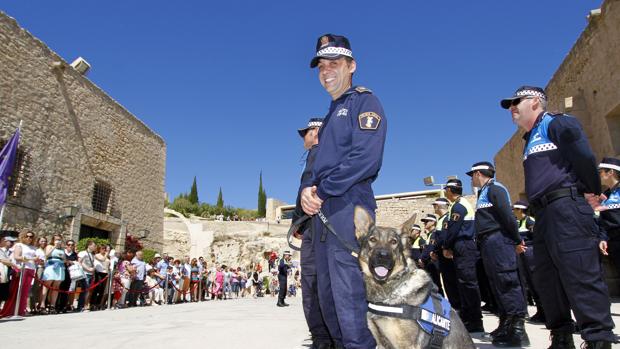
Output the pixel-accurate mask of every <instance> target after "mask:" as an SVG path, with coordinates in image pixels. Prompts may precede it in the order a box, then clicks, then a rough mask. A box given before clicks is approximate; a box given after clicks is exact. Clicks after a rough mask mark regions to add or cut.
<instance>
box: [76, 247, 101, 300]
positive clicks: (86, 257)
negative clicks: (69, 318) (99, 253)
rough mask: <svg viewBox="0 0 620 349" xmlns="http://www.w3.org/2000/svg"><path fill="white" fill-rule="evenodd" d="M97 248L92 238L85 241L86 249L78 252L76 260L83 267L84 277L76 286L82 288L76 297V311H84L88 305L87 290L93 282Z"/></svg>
mask: <svg viewBox="0 0 620 349" xmlns="http://www.w3.org/2000/svg"><path fill="white" fill-rule="evenodd" d="M96 249H97V244H96V243H95V242H94V241H93V240H88V241H87V242H86V251H81V252H80V253H78V262H79V263H80V264H81V265H82V269H84V275H86V278H84V279H82V280H79V281H78V285H79V286H78V287H80V289H81V290H82V292H81V293H80V295H79V297H78V307H77V311H84V307H86V308H88V305H89V299H90V296H89V293H90V292H89V291H88V289H89V288H90V285H91V283H92V282H93V279H94V276H95V250H96Z"/></svg>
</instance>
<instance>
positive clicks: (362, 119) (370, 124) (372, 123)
mask: <svg viewBox="0 0 620 349" xmlns="http://www.w3.org/2000/svg"><path fill="white" fill-rule="evenodd" d="M357 118H358V120H359V123H360V128H361V129H362V130H376V129H377V128H378V127H379V124H380V123H381V116H379V114H377V113H375V112H372V111H369V112H365V113H361V114H360V115H359V116H358V117H357Z"/></svg>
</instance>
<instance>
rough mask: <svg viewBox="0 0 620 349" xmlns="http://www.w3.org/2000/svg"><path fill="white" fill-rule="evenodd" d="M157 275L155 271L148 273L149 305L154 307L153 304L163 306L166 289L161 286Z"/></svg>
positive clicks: (146, 282) (151, 270)
mask: <svg viewBox="0 0 620 349" xmlns="http://www.w3.org/2000/svg"><path fill="white" fill-rule="evenodd" d="M155 274H156V273H155V269H150V270H149V271H148V272H147V273H146V279H145V284H146V287H147V288H148V289H149V302H148V305H153V302H155V304H157V305H162V301H163V299H164V289H163V288H161V286H159V282H158V280H157V277H156V276H155Z"/></svg>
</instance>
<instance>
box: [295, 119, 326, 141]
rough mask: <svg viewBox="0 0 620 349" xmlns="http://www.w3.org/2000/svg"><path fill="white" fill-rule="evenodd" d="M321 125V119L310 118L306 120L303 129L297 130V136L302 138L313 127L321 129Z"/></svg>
mask: <svg viewBox="0 0 620 349" xmlns="http://www.w3.org/2000/svg"><path fill="white" fill-rule="evenodd" d="M322 125H323V118H311V119H310V120H308V124H307V125H306V127H304V128H300V129H298V130H297V132H298V133H299V135H300V136H301V137H302V138H303V137H305V136H306V132H308V130H309V129H311V128H313V127H321V126H322Z"/></svg>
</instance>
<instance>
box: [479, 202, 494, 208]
mask: <svg viewBox="0 0 620 349" xmlns="http://www.w3.org/2000/svg"><path fill="white" fill-rule="evenodd" d="M489 207H493V204H492V203H490V202H489V203H486V204H480V205H478V208H489Z"/></svg>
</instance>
